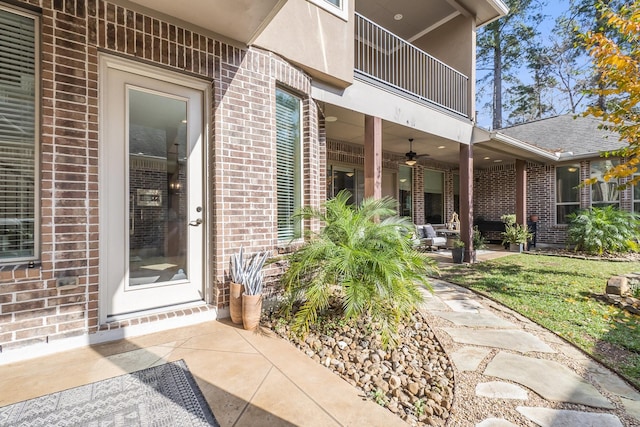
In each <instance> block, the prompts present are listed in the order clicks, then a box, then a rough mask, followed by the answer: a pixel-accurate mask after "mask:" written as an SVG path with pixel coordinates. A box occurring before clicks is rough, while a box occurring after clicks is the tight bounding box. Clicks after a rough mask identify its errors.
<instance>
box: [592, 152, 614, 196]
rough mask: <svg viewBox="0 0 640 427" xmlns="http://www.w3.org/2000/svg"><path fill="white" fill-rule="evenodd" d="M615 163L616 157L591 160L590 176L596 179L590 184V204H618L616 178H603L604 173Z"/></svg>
mask: <svg viewBox="0 0 640 427" xmlns="http://www.w3.org/2000/svg"><path fill="white" fill-rule="evenodd" d="M617 164H618V160H617V159H606V160H594V161H592V162H591V178H596V180H597V181H596V182H595V183H594V184H592V185H591V206H594V207H599V208H601V207H604V206H608V205H614V206H618V207H619V206H620V192H619V191H618V180H617V179H610V180H609V181H605V180H604V174H605V173H606V172H607V171H608V170H609V169H611V168H612V167H614V166H615V165H617Z"/></svg>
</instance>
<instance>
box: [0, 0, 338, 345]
mask: <svg viewBox="0 0 640 427" xmlns="http://www.w3.org/2000/svg"><path fill="white" fill-rule="evenodd" d="M3 4H4V3H3ZM14 4H18V5H20V4H23V5H25V6H35V7H38V8H40V9H41V14H40V16H41V63H40V65H41V66H40V78H41V84H42V88H41V99H42V101H41V123H42V125H41V137H40V140H39V145H40V159H39V160H40V170H41V172H40V181H41V182H40V183H41V212H40V215H41V224H42V225H41V229H40V237H41V257H40V261H39V262H38V263H35V264H34V265H32V266H29V265H21V266H3V267H2V269H1V271H0V346H1V347H0V349H1V350H2V351H4V350H7V349H11V348H16V347H22V346H25V345H29V344H34V343H46V342H50V341H51V340H57V339H60V338H65V337H73V336H80V335H85V334H87V333H94V332H96V331H98V330H100V329H113V328H120V327H123V326H129V325H135V324H140V323H146V322H152V321H156V320H160V319H166V318H171V317H176V316H185V315H189V314H192V313H197V312H200V311H206V310H212V309H214V307H218V308H220V307H225V306H227V305H228V300H229V290H228V284H227V282H228V278H227V274H228V271H227V270H228V262H229V259H230V256H231V254H232V253H234V252H236V251H237V250H238V249H239V248H240V246H243V247H244V248H245V250H246V251H248V252H255V251H258V250H270V251H275V250H276V249H277V248H279V247H281V246H283V245H282V244H280V243H279V242H278V241H277V234H276V195H275V191H274V189H275V176H276V172H275V170H276V169H275V156H276V150H275V139H276V138H275V89H276V85H283V86H285V87H287V88H289V89H290V90H293V91H295V92H296V93H297V94H298V95H299V96H300V97H301V99H302V101H303V141H302V144H303V153H304V160H303V162H304V164H303V182H304V203H305V204H309V205H314V206H318V205H319V204H320V202H321V201H322V200H324V198H325V192H324V191H325V188H324V185H321V183H323V182H324V180H325V172H326V166H325V160H324V159H325V158H326V153H325V150H326V147H325V141H324V133H323V130H322V129H321V127H320V126H319V114H318V108H317V106H316V104H315V102H313V100H312V99H311V98H310V90H311V80H310V77H309V76H308V75H307V74H305V73H304V72H302V71H301V70H300V69H299V68H297V67H295V66H293V65H291V64H289V63H287V62H286V61H284V60H283V59H281V58H279V57H278V56H276V55H274V54H272V53H269V52H266V51H263V50H260V49H256V48H249V49H240V48H238V47H235V46H231V45H229V44H225V43H223V42H222V41H219V40H216V39H215V38H213V37H212V36H210V35H208V34H204V33H203V34H199V33H197V32H194V31H191V30H188V29H185V28H181V27H179V26H176V25H174V24H173V23H170V22H164V21H162V20H159V19H156V18H154V17H153V16H148V15H145V14H141V13H138V12H136V11H134V10H129V9H127V8H124V7H122V6H119V5H115V4H112V3H109V2H105V1H98V0H54V1H51V0H42V1H17V2H12V5H14ZM31 9H33V8H31ZM102 53H109V54H115V55H120V56H122V57H126V58H131V59H134V60H138V61H144V62H146V63H148V64H153V65H157V66H161V67H164V68H165V69H170V70H173V71H176V72H179V73H186V74H189V75H191V76H197V77H199V78H203V79H206V80H209V81H211V84H212V89H213V90H212V94H213V97H212V99H209V100H208V101H207V102H208V103H209V106H210V108H209V111H210V113H211V115H210V117H209V118H208V119H209V120H208V129H209V147H208V151H207V154H208V156H209V158H208V168H209V170H208V177H209V178H208V182H207V184H208V187H209V192H208V196H209V217H208V220H209V223H210V228H209V230H210V235H209V236H208V247H209V258H208V259H207V260H206V261H205V262H206V263H207V264H209V265H210V266H211V267H210V272H211V273H210V277H207V278H205V282H206V283H207V285H206V289H205V290H206V297H205V299H206V302H207V303H209V304H211V305H210V306H203V307H197V308H193V309H187V310H176V311H169V312H166V313H161V314H156V315H150V316H144V317H139V318H134V319H129V320H124V321H120V322H112V323H109V324H107V325H100V324H99V320H98V309H99V301H98V293H99V292H98V290H99V283H100V275H99V267H98V265H99V257H100V254H99V250H98V247H99V239H100V235H99V215H98V211H99V191H100V188H99V186H98V182H99V173H100V172H101V171H99V170H98V164H99V163H98V160H99V150H98V131H99V115H100V111H99V105H100V103H99V97H100V94H99V91H98V80H99V78H100V76H99V68H98V63H99V55H100V54H102ZM307 227H315V228H317V227H318V225H317V224H307ZM278 271H279V267H278V266H277V265H274V266H273V267H271V268H270V269H269V270H268V271H267V275H269V276H272V275H275V274H277V272H278ZM60 277H76V278H77V281H78V282H77V286H76V287H73V286H72V287H68V288H57V287H56V279H57V278H60Z"/></svg>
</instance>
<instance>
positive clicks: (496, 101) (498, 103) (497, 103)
mask: <svg viewBox="0 0 640 427" xmlns="http://www.w3.org/2000/svg"><path fill="white" fill-rule="evenodd" d="M493 42H494V48H493V49H494V51H493V130H496V129H500V128H502V45H501V42H502V40H501V37H500V31H495V32H494V34H493Z"/></svg>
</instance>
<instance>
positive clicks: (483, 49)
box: [477, 0, 543, 129]
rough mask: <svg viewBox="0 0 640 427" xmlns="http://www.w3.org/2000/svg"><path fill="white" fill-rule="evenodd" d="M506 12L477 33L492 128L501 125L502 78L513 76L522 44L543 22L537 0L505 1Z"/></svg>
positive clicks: (522, 49)
mask: <svg viewBox="0 0 640 427" xmlns="http://www.w3.org/2000/svg"><path fill="white" fill-rule="evenodd" d="M507 6H509V14H508V15H507V16H505V17H503V18H501V19H499V20H497V21H494V22H491V23H489V24H487V25H486V26H484V27H483V28H482V29H481V30H480V31H479V33H478V39H477V58H478V68H479V70H484V71H487V74H486V75H485V76H484V77H483V78H482V79H480V82H483V81H484V82H486V81H487V80H490V81H491V86H492V89H491V90H492V94H493V96H492V105H491V111H492V116H493V120H492V122H493V123H492V127H493V129H499V128H501V127H502V109H503V99H502V96H503V91H504V89H503V81H505V80H508V79H509V78H512V79H513V78H514V76H515V71H516V70H517V68H518V66H519V64H520V60H521V57H522V54H523V51H524V46H525V45H524V43H525V42H526V41H527V40H532V39H534V38H535V36H536V30H535V27H536V26H537V25H538V24H539V23H540V22H541V21H542V18H543V16H542V14H541V13H540V12H539V11H540V2H539V1H537V0H508V1H507Z"/></svg>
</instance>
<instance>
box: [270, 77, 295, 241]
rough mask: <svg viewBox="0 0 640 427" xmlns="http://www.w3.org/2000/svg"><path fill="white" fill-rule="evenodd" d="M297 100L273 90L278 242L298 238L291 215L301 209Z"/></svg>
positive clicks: (290, 95) (292, 96)
mask: <svg viewBox="0 0 640 427" xmlns="http://www.w3.org/2000/svg"><path fill="white" fill-rule="evenodd" d="M300 111H301V108H300V99H299V98H297V97H295V96H294V95H292V94H290V93H288V92H286V91H284V90H281V89H276V144H277V176H278V177H277V198H278V240H290V239H293V238H296V237H299V236H300V230H299V225H298V224H297V223H296V222H295V221H294V219H293V215H294V214H295V211H296V209H298V208H299V207H300V205H301V203H300V202H301V194H300V193H301V190H300V187H301V186H300V135H301V126H300Z"/></svg>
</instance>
